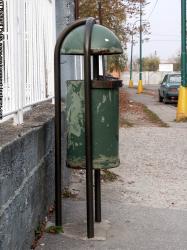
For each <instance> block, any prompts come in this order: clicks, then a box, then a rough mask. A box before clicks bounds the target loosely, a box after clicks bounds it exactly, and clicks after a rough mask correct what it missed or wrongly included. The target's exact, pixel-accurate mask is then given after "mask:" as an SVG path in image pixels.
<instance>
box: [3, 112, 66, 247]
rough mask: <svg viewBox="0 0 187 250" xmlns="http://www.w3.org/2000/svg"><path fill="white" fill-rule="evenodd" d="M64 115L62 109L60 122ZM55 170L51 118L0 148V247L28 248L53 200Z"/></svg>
mask: <svg viewBox="0 0 187 250" xmlns="http://www.w3.org/2000/svg"><path fill="white" fill-rule="evenodd" d="M64 119H65V118H64V113H62V124H63V126H64V124H65V121H64ZM64 131H65V129H64V127H63V128H62V132H63V133H62V134H63V137H62V143H63V147H62V148H63V152H62V159H63V163H62V165H63V168H64V167H65V148H66V144H65V134H64ZM54 170H55V169H54V119H51V120H49V121H47V122H45V123H44V124H43V125H42V126H41V127H37V128H33V129H31V130H30V131H28V132H26V133H25V134H24V135H23V136H21V137H20V138H17V139H15V140H14V141H12V142H10V143H8V144H7V145H5V146H2V147H1V148H0V250H22V249H23V250H26V249H30V246H31V244H32V240H33V239H34V230H35V229H36V227H37V226H38V225H39V223H40V222H42V221H43V220H44V219H45V216H47V212H48V208H49V207H50V206H51V205H53V204H54V188H55V185H54V184H55V183H54ZM63 172H64V171H63ZM68 174H69V172H68V171H67V170H66V171H65V175H64V179H65V180H66V184H67V180H68V176H67V175H68Z"/></svg>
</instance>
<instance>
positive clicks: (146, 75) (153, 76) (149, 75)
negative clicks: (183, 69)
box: [120, 71, 179, 86]
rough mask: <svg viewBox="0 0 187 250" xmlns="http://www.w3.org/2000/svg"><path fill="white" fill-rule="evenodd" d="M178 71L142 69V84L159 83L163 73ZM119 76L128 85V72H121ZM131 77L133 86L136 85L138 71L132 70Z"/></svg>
mask: <svg viewBox="0 0 187 250" xmlns="http://www.w3.org/2000/svg"><path fill="white" fill-rule="evenodd" d="M169 73H179V72H159V71H155V72H154V71H144V72H142V80H143V84H160V82H161V81H162V80H163V78H164V75H165V74H169ZM120 78H121V79H122V80H123V83H124V84H125V85H129V79H130V73H129V72H122V73H121V75H120ZM132 79H133V83H134V86H138V80H139V72H136V71H133V74H132Z"/></svg>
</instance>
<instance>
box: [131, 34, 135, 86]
mask: <svg viewBox="0 0 187 250" xmlns="http://www.w3.org/2000/svg"><path fill="white" fill-rule="evenodd" d="M133 39H134V38H133V31H132V40H131V59H130V81H132V57H133V45H134V44H133V42H134V40H133Z"/></svg>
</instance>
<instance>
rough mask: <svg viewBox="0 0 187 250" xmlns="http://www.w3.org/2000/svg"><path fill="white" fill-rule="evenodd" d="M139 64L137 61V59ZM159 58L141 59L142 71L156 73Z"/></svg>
mask: <svg viewBox="0 0 187 250" xmlns="http://www.w3.org/2000/svg"><path fill="white" fill-rule="evenodd" d="M138 63H139V59H138ZM159 64H160V58H159V57H158V56H153V55H151V56H149V57H144V58H142V68H143V71H157V70H158V69H159Z"/></svg>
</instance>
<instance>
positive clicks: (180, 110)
mask: <svg viewBox="0 0 187 250" xmlns="http://www.w3.org/2000/svg"><path fill="white" fill-rule="evenodd" d="M184 119H187V87H183V86H180V88H179V98H178V105H177V116H176V120H177V121H181V120H184Z"/></svg>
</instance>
